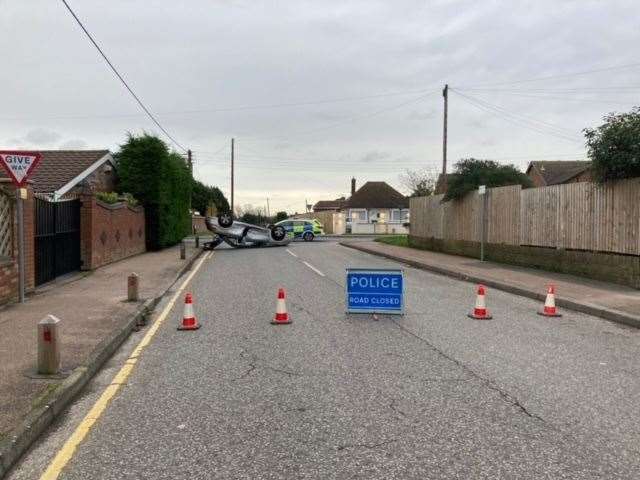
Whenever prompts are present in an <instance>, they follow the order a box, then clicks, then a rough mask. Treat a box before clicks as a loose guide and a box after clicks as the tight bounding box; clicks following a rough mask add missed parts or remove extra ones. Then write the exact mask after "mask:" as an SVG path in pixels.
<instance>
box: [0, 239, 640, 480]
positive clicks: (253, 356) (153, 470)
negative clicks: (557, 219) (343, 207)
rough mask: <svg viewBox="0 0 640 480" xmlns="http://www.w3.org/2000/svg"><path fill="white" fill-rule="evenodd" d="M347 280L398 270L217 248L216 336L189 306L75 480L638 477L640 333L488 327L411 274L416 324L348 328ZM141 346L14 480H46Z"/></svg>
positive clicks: (161, 333)
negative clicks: (347, 274)
mask: <svg viewBox="0 0 640 480" xmlns="http://www.w3.org/2000/svg"><path fill="white" fill-rule="evenodd" d="M305 262H306V263H305ZM346 266H366V267H380V266H386V267H389V266H397V264H394V263H393V262H391V261H388V260H384V259H380V258H377V257H373V256H370V255H367V254H365V253H361V252H357V251H354V250H349V249H346V248H344V247H341V246H340V245H338V244H336V243H334V242H314V243H311V244H307V243H295V244H292V245H290V246H289V247H288V248H265V249H249V250H227V249H224V250H216V252H215V253H214V255H213V257H212V258H211V259H210V260H207V261H206V262H205V264H204V265H203V267H202V269H201V270H200V271H199V272H198V274H197V275H196V276H195V277H194V279H193V281H192V283H191V285H190V286H189V287H188V290H190V291H192V292H193V295H194V299H195V307H196V313H197V315H198V317H199V321H200V323H201V324H202V328H201V329H200V330H198V331H196V332H178V331H177V330H176V326H177V325H178V323H179V321H180V318H181V315H182V305H181V304H180V303H179V304H177V305H176V307H175V308H174V309H173V310H172V312H171V314H170V316H169V317H168V318H167V320H166V321H165V322H164V323H163V324H162V326H161V327H160V329H159V330H158V333H157V335H156V336H155V337H154V338H153V340H152V342H151V343H150V344H149V346H148V347H146V349H145V350H144V352H143V354H142V355H141V357H140V358H139V360H138V363H137V365H136V367H135V369H134V370H133V372H132V374H131V376H130V377H129V378H128V379H127V382H126V385H124V386H123V387H122V388H121V389H120V390H119V392H118V393H117V394H116V396H115V397H114V399H113V400H112V402H111V403H110V404H109V405H108V407H107V408H106V410H105V411H104V413H103V414H102V415H101V416H100V418H98V420H97V421H96V423H95V424H94V426H93V428H92V429H91V431H90V432H89V433H88V435H87V437H86V438H85V439H84V441H83V442H82V443H81V444H80V446H79V448H78V449H77V450H76V451H75V453H74V454H73V456H72V458H71V460H70V461H69V463H68V464H67V466H66V467H65V469H64V470H63V473H62V475H61V477H60V478H63V479H122V478H131V479H134V478H135V479H160V478H167V479H218V478H220V479H223V478H224V479H236V478H237V479H258V478H259V479H276V478H277V479H296V478H314V479H352V478H353V479H356V478H357V479H390V478H399V479H414V478H415V479H425V478H443V479H445V478H446V479H449V478H460V479H471V478H473V479H480V478H487V479H489V478H491V479H496V478H501V479H560V478H562V479H570V478H571V479H572V478H575V479H592V478H593V479H595V478H598V479H600V478H607V479H609V478H625V479H634V478H640V452H639V451H638V449H639V447H638V445H639V443H638V440H639V438H640V431H639V430H640V428H639V426H640V420H638V419H639V418H640V407H639V405H638V402H637V399H638V398H640V396H639V394H640V381H639V380H638V379H639V378H640V376H639V375H638V374H639V373H640V372H639V367H638V358H640V357H639V353H640V348H639V347H640V338H639V333H638V331H637V330H635V329H630V328H626V327H623V326H619V325H616V324H611V323H608V322H605V321H603V320H600V319H596V318H593V317H589V316H587V315H582V314H577V313H571V312H564V317H563V318H561V319H548V318H543V317H539V316H537V315H536V314H535V312H536V310H537V309H539V307H540V305H538V303H537V302H534V301H532V300H529V299H524V298H520V297H517V296H513V295H510V294H506V293H502V292H497V291H489V292H488V298H487V301H488V307H489V309H490V310H491V311H492V313H493V316H494V320H491V321H474V320H471V319H469V318H468V317H467V316H466V314H467V313H468V312H469V311H470V309H471V308H472V306H473V301H474V287H473V286H472V285H471V284H469V283H465V282H459V281H456V280H453V279H449V278H446V277H442V276H437V275H433V274H430V273H427V272H423V271H419V270H415V269H412V268H408V267H405V273H406V282H407V298H406V303H407V314H406V315H405V316H404V317H390V316H380V319H379V320H377V321H376V320H374V319H373V318H372V317H371V316H370V315H353V316H347V315H345V313H344V298H343V297H344V269H345V267H346ZM280 286H283V287H285V288H286V290H287V294H288V298H287V305H288V307H289V311H290V313H291V315H292V317H293V324H291V325H288V326H272V325H270V323H269V322H270V320H271V319H272V317H273V314H274V310H275V295H276V291H277V288H278V287H280ZM142 334H144V332H142ZM140 335H141V334H137V335H136V336H134V337H132V339H131V340H130V341H129V342H128V343H127V345H125V346H124V347H123V349H122V352H120V353H119V354H118V355H117V356H116V357H115V358H114V359H113V360H112V361H111V362H110V363H109V365H108V366H107V368H106V369H105V371H104V372H102V373H101V374H100V375H99V376H98V377H97V378H96V380H95V381H94V382H93V383H92V385H91V386H90V388H89V389H88V390H87V392H86V393H85V395H83V397H82V398H81V399H80V400H79V401H78V402H77V403H76V404H75V405H74V406H73V407H72V408H71V410H70V412H69V413H68V414H67V415H66V416H65V417H64V418H63V419H62V420H61V421H60V422H58V423H57V424H56V425H55V426H54V427H53V428H52V429H51V431H50V433H49V434H48V435H46V436H45V437H44V438H43V439H42V441H40V442H39V444H38V445H36V447H35V448H34V449H33V450H32V451H31V453H30V454H29V455H28V456H27V457H25V459H24V460H23V462H22V463H21V464H20V465H19V467H18V468H17V469H16V470H15V471H14V472H13V474H12V475H10V477H9V478H11V479H12V480H20V479H27V478H38V476H39V475H40V474H41V473H42V471H43V470H44V468H46V466H47V464H48V462H49V461H50V460H51V459H52V458H53V456H54V455H55V453H56V452H57V450H58V449H59V448H60V447H61V446H62V444H63V443H64V441H65V440H66V438H68V437H69V436H70V435H71V433H72V432H73V431H74V430H75V428H76V427H77V425H78V424H79V422H80V420H81V419H82V417H83V416H84V415H85V414H86V412H87V411H88V410H89V408H90V407H91V405H92V404H93V403H94V402H95V400H96V398H97V397H98V396H99V395H100V393H101V392H102V390H103V389H104V388H105V386H107V385H108V384H109V383H110V381H111V378H112V377H113V375H114V373H115V372H117V371H118V369H119V368H120V367H121V366H122V364H123V363H124V360H125V359H126V358H127V356H128V354H129V353H130V352H131V350H132V349H133V348H134V347H135V345H136V343H137V342H139V341H140V338H141V337H140Z"/></svg>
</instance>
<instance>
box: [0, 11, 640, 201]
mask: <svg viewBox="0 0 640 480" xmlns="http://www.w3.org/2000/svg"><path fill="white" fill-rule="evenodd" d="M68 2H69V4H70V5H71V7H72V8H73V9H74V10H75V12H76V14H77V15H78V17H79V18H80V19H81V20H82V21H83V22H84V24H85V26H86V27H87V29H88V30H89V31H90V32H91V33H92V34H93V35H94V37H95V38H96V40H97V41H98V43H99V44H100V45H101V46H102V47H103V49H104V51H105V53H106V54H107V55H108V56H109V57H110V59H111V61H112V62H113V64H114V65H115V66H116V68H117V69H118V70H119V71H120V72H121V73H122V75H123V76H124V77H125V78H126V79H127V81H128V82H129V84H130V85H131V87H132V88H133V90H134V91H135V92H136V94H137V95H138V96H139V97H140V98H141V99H142V101H143V102H144V103H145V104H146V105H147V107H148V108H149V110H150V111H152V112H153V113H154V114H155V115H156V117H157V118H158V119H159V121H160V123H161V124H162V125H163V126H164V128H165V129H166V130H167V131H168V132H169V133H170V134H171V136H172V137H174V138H175V139H176V140H177V142H178V143H179V144H180V145H181V146H183V147H184V148H189V149H191V150H193V152H194V161H195V164H194V176H195V177H196V178H198V179H199V180H201V181H203V182H205V183H208V184H211V185H216V186H218V187H220V188H221V189H222V190H223V192H224V193H225V194H227V195H228V194H229V187H230V182H229V178H230V174H229V171H230V142H231V138H232V137H233V138H235V142H236V149H235V153H236V177H235V185H236V189H235V203H236V205H246V204H252V205H255V206H258V207H264V206H265V204H266V202H267V198H268V199H269V205H270V209H271V213H273V212H275V211H277V210H286V211H288V212H294V211H300V212H301V211H303V210H304V205H305V202H308V203H315V202H316V201H318V200H326V199H333V198H337V197H339V196H341V195H348V194H349V189H350V179H351V177H355V178H356V180H357V184H358V186H361V185H362V184H364V182H366V181H380V180H383V181H387V182H388V183H390V184H391V185H393V186H394V187H396V188H398V189H400V190H403V185H402V182H401V180H400V175H401V174H402V173H403V172H404V171H406V170H407V169H408V170H419V169H424V170H426V171H428V172H431V173H437V172H439V171H440V170H441V168H442V123H443V119H442V115H443V98H442V88H443V86H444V85H445V84H448V85H449V86H450V93H449V142H448V159H449V161H448V162H449V171H451V169H452V168H453V165H454V164H455V162H456V161H457V160H459V159H461V158H466V157H476V158H488V159H494V160H497V161H499V162H501V163H513V164H515V165H516V166H518V167H519V168H522V169H524V168H526V165H527V164H528V162H529V161H530V160H543V159H547V160H571V159H574V160H575V159H584V158H586V151H585V147H584V137H583V134H582V129H583V128H585V127H593V126H597V125H598V124H600V123H601V122H602V117H603V116H604V115H605V114H606V113H608V112H612V111H628V110H630V109H631V108H632V107H633V106H634V105H638V104H640V100H639V94H640V41H639V40H640V38H639V37H640V28H639V24H638V18H639V13H640V10H639V7H638V5H637V2H636V1H631V0H630V1H622V0H621V1H616V0H608V1H606V2H605V1H599V0H579V1H570V0H562V1H560V0H537V1H509V2H507V1H484V0H483V1H478V0H472V1H467V0H462V1H444V0H433V1H428V0H423V1H409V0H406V1H405V0H395V1H390V0H386V1H376V0H366V1H365V0H363V1H345V0H342V1H330V0H322V1H317V0H316V1H304V0H296V1H293V0H290V1H269V2H266V1H259V0H228V1H222V0H219V1H211V0H209V1H207V0H189V1H188V2H187V1H185V2H170V1H167V0H162V1H160V0H144V1H142V0H110V1H109V2H104V1H97V0H83V1H79V0H68ZM0 29H1V31H2V32H3V34H2V36H1V37H0V57H1V58H2V73H1V74H0V91H1V92H4V95H2V109H1V110H0V148H3V149H14V148H15V149H17V148H22V149H27V148H30V149H83V148H100V149H102V148H109V149H111V150H112V151H117V149H118V146H119V145H120V144H121V143H123V142H124V141H125V139H126V135H127V132H131V133H134V134H137V133H141V132H143V131H146V132H149V133H156V134H158V135H159V136H162V133H161V132H160V131H159V130H158V128H157V127H156V126H155V125H154V124H153V123H152V122H151V120H150V119H149V118H148V117H147V116H146V115H145V114H144V113H143V112H142V111H141V110H140V108H139V106H138V105H137V104H136V103H135V101H134V100H133V98H132V97H131V96H130V95H129V93H128V92H127V91H126V90H125V88H124V87H123V86H122V84H120V83H119V81H118V79H117V78H116V77H115V75H114V74H113V73H112V72H111V71H110V70H109V69H108V67H107V65H106V64H105V62H104V60H103V59H102V58H101V57H100V56H99V54H98V52H97V51H96V49H95V48H94V47H93V45H92V44H91V43H90V42H89V40H88V39H87V38H86V37H85V36H84V34H83V33H82V31H81V30H80V28H79V26H78V25H77V24H76V23H75V21H74V19H73V17H72V16H71V15H70V14H69V12H68V11H67V10H66V9H65V7H64V5H63V3H62V2H61V1H58V0H28V1H25V0H0ZM163 138H164V139H165V140H166V141H167V142H168V143H169V144H170V145H171V146H172V148H175V149H176V150H177V151H181V149H180V148H179V147H178V146H177V145H174V144H172V143H171V141H170V140H169V139H168V138H166V137H163ZM405 193H406V191H405Z"/></svg>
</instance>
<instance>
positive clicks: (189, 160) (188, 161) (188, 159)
mask: <svg viewBox="0 0 640 480" xmlns="http://www.w3.org/2000/svg"><path fill="white" fill-rule="evenodd" d="M187 165H188V166H189V171H190V172H191V176H192V177H193V156H192V154H191V149H189V150H187Z"/></svg>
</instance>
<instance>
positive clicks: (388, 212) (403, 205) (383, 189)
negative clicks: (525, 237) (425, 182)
mask: <svg viewBox="0 0 640 480" xmlns="http://www.w3.org/2000/svg"><path fill="white" fill-rule="evenodd" d="M351 190H352V193H351V196H350V197H349V198H348V199H347V201H346V202H345V204H344V206H343V208H342V211H343V212H344V213H345V214H346V221H347V230H349V228H350V230H351V233H407V228H406V227H405V226H404V225H403V224H404V223H407V222H408V221H409V198H408V197H406V196H404V195H403V194H401V193H400V192H398V191H397V190H396V189H395V188H393V187H392V186H391V185H389V184H388V183H386V182H366V183H365V184H364V185H363V186H362V187H360V188H359V189H358V190H356V184H355V179H352V180H351Z"/></svg>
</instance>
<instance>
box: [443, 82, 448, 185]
mask: <svg viewBox="0 0 640 480" xmlns="http://www.w3.org/2000/svg"><path fill="white" fill-rule="evenodd" d="M442 96H443V97H444V129H443V135H442V181H443V182H446V175H447V116H448V113H449V85H448V84H447V85H445V86H444V90H442Z"/></svg>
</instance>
